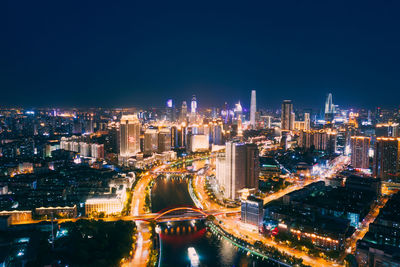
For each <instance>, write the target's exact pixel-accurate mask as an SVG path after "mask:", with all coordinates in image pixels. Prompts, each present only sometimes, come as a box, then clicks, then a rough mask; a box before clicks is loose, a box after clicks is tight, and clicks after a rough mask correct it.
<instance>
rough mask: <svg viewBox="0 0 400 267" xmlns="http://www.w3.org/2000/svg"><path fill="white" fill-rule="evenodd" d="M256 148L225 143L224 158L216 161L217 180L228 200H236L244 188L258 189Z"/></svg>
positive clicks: (255, 146)
mask: <svg viewBox="0 0 400 267" xmlns="http://www.w3.org/2000/svg"><path fill="white" fill-rule="evenodd" d="M259 165H260V164H259V155H258V148H257V145H255V144H244V143H237V142H227V143H226V147H225V157H223V158H220V159H218V160H217V171H216V173H217V180H218V184H219V185H220V188H221V189H222V191H223V192H224V197H225V198H228V199H238V198H239V191H240V190H242V189H244V188H255V189H256V190H257V189H258V176H259V173H260V169H259V168H260V166H259Z"/></svg>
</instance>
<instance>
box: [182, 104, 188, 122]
mask: <svg viewBox="0 0 400 267" xmlns="http://www.w3.org/2000/svg"><path fill="white" fill-rule="evenodd" d="M186 117H187V104H186V101H183V102H182V107H181V121H186Z"/></svg>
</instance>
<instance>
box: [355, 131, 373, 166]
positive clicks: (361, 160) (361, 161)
mask: <svg viewBox="0 0 400 267" xmlns="http://www.w3.org/2000/svg"><path fill="white" fill-rule="evenodd" d="M369 143H370V139H369V137H365V136H352V137H351V165H353V167H354V168H359V169H368V168H369V154H368V153H369Z"/></svg>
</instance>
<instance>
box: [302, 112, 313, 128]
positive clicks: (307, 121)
mask: <svg viewBox="0 0 400 267" xmlns="http://www.w3.org/2000/svg"><path fill="white" fill-rule="evenodd" d="M304 129H305V130H306V131H309V130H311V120H310V113H304Z"/></svg>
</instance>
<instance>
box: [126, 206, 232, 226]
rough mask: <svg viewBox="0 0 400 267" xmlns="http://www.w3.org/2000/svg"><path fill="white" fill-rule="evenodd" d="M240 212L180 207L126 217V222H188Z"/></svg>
mask: <svg viewBox="0 0 400 267" xmlns="http://www.w3.org/2000/svg"><path fill="white" fill-rule="evenodd" d="M238 212H240V210H239V209H225V210H207V211H205V210H202V209H199V208H197V207H192V206H178V207H169V208H166V209H163V210H161V211H159V212H157V213H147V214H142V215H138V216H125V217H124V218H123V219H124V220H135V221H136V220H138V221H151V220H155V221H157V222H165V221H186V220H196V219H204V218H206V217H207V216H209V215H214V216H217V215H221V214H227V213H230V214H233V213H238Z"/></svg>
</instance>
